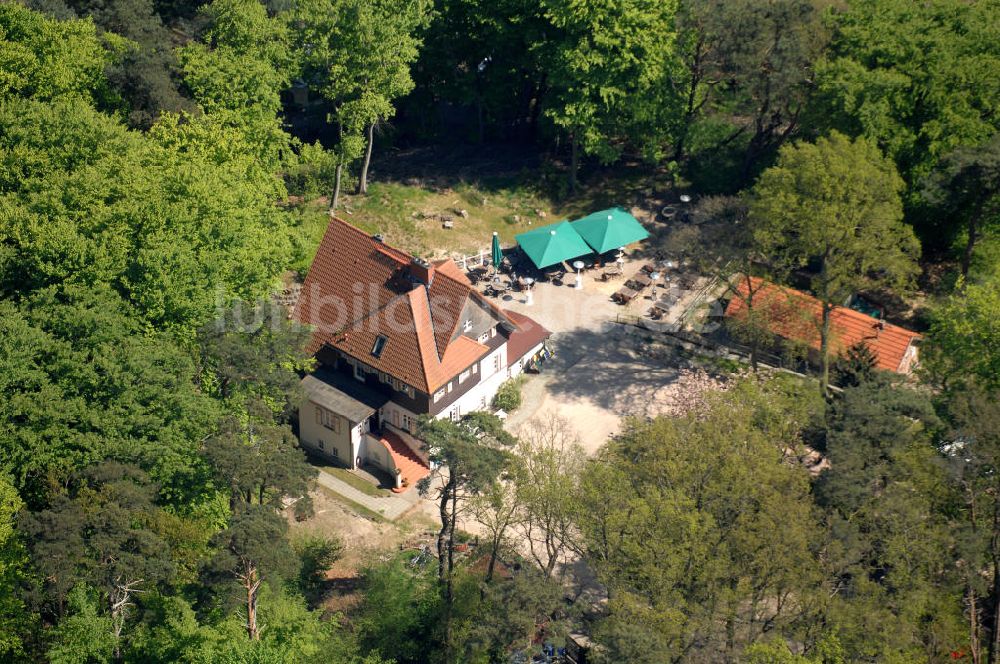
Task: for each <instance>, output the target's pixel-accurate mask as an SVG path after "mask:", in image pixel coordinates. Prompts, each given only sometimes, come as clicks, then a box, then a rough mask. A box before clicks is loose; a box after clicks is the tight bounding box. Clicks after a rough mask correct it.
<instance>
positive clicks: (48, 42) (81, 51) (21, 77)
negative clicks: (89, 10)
mask: <svg viewBox="0 0 1000 664" xmlns="http://www.w3.org/2000/svg"><path fill="white" fill-rule="evenodd" d="M0 38H2V42H0V95H3V96H4V97H8V96H11V95H20V96H24V97H30V98H34V99H37V100H39V101H51V100H54V99H57V98H60V97H67V96H76V97H82V98H85V99H89V100H91V101H92V102H97V103H107V102H109V101H111V99H112V96H111V92H110V90H109V88H108V83H107V79H106V78H105V68H106V67H108V66H109V65H111V64H112V63H114V62H115V61H116V60H117V59H118V58H120V57H121V55H122V53H123V52H124V51H125V49H126V48H127V45H128V41H127V40H125V39H122V38H121V37H119V36H117V35H115V34H112V33H103V34H101V35H98V34H97V30H96V28H95V27H94V24H93V22H92V21H90V20H83V21H78V20H75V21H56V20H53V19H49V18H46V17H45V16H43V15H42V14H40V13H38V12H33V11H31V10H29V9H27V8H25V7H23V6H21V5H19V4H17V3H4V4H3V5H0Z"/></svg>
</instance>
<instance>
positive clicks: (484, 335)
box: [479, 332, 490, 344]
mask: <svg viewBox="0 0 1000 664" xmlns="http://www.w3.org/2000/svg"><path fill="white" fill-rule="evenodd" d="M489 340H490V333H489V332H483V333H482V334H480V335H479V343H481V344H484V343H486V342H487V341H489Z"/></svg>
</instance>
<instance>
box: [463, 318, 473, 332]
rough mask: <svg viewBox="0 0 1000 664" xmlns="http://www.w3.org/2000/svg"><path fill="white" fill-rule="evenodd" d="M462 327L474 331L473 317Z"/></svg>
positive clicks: (467, 330)
mask: <svg viewBox="0 0 1000 664" xmlns="http://www.w3.org/2000/svg"><path fill="white" fill-rule="evenodd" d="M462 329H464V330H465V331H466V332H471V331H472V319H471V318H470V319H469V320H467V321H465V325H463V326H462Z"/></svg>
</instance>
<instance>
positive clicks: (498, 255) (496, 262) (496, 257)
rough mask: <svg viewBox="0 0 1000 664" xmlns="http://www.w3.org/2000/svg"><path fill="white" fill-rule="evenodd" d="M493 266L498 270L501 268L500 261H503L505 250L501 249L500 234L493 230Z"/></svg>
mask: <svg viewBox="0 0 1000 664" xmlns="http://www.w3.org/2000/svg"><path fill="white" fill-rule="evenodd" d="M491 258H492V259H493V268H494V269H496V270H499V269H500V263H501V261H503V252H502V251H500V235H499V234H498V233H497V232H496V231H493V255H492V256H491Z"/></svg>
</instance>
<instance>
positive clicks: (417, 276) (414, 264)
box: [410, 257, 434, 286]
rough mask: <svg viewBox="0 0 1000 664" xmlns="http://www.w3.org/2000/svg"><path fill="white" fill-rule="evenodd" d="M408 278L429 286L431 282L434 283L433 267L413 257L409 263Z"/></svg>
mask: <svg viewBox="0 0 1000 664" xmlns="http://www.w3.org/2000/svg"><path fill="white" fill-rule="evenodd" d="M410 276H411V277H413V279H414V280H415V281H419V282H420V283H422V284H424V285H425V286H430V285H431V282H432V281H434V266H433V265H431V264H430V263H428V262H427V261H425V260H424V259H422V258H417V257H414V258H413V260H412V261H410Z"/></svg>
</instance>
